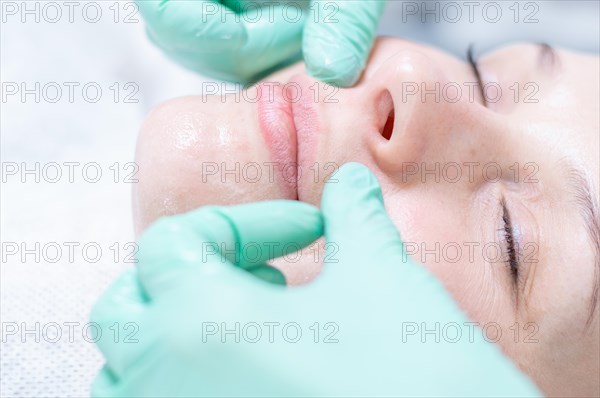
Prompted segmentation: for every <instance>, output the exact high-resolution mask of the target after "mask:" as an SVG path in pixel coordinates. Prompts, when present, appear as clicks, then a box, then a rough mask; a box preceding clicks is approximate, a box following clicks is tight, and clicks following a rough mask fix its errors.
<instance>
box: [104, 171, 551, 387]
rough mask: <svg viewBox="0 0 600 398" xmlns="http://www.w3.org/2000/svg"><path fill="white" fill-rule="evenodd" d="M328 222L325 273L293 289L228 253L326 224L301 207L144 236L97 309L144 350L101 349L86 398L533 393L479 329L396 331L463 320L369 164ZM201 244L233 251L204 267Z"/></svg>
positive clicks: (339, 179)
mask: <svg viewBox="0 0 600 398" xmlns="http://www.w3.org/2000/svg"><path fill="white" fill-rule="evenodd" d="M284 208H285V209H286V210H285V211H284V210H283V209H284ZM322 212H323V215H324V220H325V236H326V239H327V241H328V246H327V251H328V253H327V256H326V257H325V261H326V264H325V270H324V272H323V274H322V275H320V276H319V277H318V279H317V280H316V281H314V282H312V283H311V284H309V285H306V286H302V287H295V288H285V287H283V286H280V285H276V284H272V283H267V282H264V281H262V280H259V279H257V278H256V277H255V276H254V275H252V274H251V273H250V272H247V271H246V270H248V269H256V268H257V266H256V265H255V264H257V263H258V264H260V263H262V262H263V261H264V260H266V258H267V257H265V255H263V256H258V257H257V260H256V261H253V262H251V263H249V261H248V258H247V257H248V256H247V255H246V256H244V255H239V256H238V258H237V259H236V258H235V257H236V255H238V254H239V253H243V249H242V248H243V247H244V245H246V246H248V242H255V243H258V244H259V245H260V244H264V243H265V242H269V241H272V242H278V243H283V242H290V241H295V242H298V243H299V244H301V245H304V244H307V243H308V242H310V241H311V240H313V239H315V238H316V237H317V236H318V235H319V233H320V229H321V228H322V224H321V220H320V218H319V217H318V213H317V211H316V210H315V209H313V208H311V207H310V206H308V205H303V204H301V203H290V202H276V203H274V204H270V203H262V204H252V205H243V206H236V207H230V208H212V209H211V208H209V209H202V210H199V211H197V212H194V213H191V214H189V215H185V216H180V217H177V218H174V219H167V220H165V221H162V222H159V223H158V224H157V225H155V226H154V227H152V228H151V229H150V230H149V231H148V232H147V234H146V235H145V236H144V237H143V238H142V240H141V241H140V256H141V257H140V259H139V260H140V262H139V265H138V269H137V271H134V272H129V273H127V274H126V275H124V277H122V278H121V279H120V280H119V281H118V282H117V283H115V285H114V286H113V287H112V288H111V289H110V290H109V291H108V292H107V293H106V294H105V295H104V296H103V297H102V298H101V299H100V301H99V302H98V303H97V305H96V307H95V309H94V311H93V315H92V320H93V321H95V322H98V323H99V324H100V325H101V327H102V329H104V328H108V327H110V326H111V325H114V324H115V322H118V323H119V324H121V325H122V324H123V323H125V322H134V323H135V324H136V325H139V329H138V336H136V337H137V339H138V340H139V342H138V343H135V344H125V343H123V342H115V341H114V340H113V338H112V337H113V336H109V337H108V338H107V339H104V338H103V339H102V340H100V342H99V346H100V349H101V350H102V352H103V353H104V355H105V356H106V359H107V363H106V365H105V367H104V369H103V370H102V372H101V373H100V375H99V376H98V378H97V380H96V383H95V384H94V387H93V395H94V396H174V395H177V396H199V395H207V396H217V395H218V396H292V395H293V396H331V395H336V396H383V395H393V396H400V395H402V396H416V395H419V396H423V395H424V396H442V395H444V396H487V395H494V396H530V395H539V392H538V391H537V390H536V388H535V387H534V386H533V385H532V384H531V382H530V381H529V380H528V379H527V378H526V377H525V376H524V375H523V374H521V373H520V372H519V371H518V370H517V369H516V367H515V366H514V365H513V364H512V363H511V362H510V361H509V360H507V359H506V358H505V357H504V356H503V355H502V354H501V352H500V350H499V349H498V348H497V347H495V346H494V345H492V344H490V343H487V342H485V341H484V340H483V337H482V335H481V333H477V330H476V329H475V333H471V336H465V335H464V334H463V337H462V338H461V339H460V340H459V341H455V342H451V341H447V340H446V339H441V340H439V342H437V343H436V342H434V341H432V339H431V337H430V338H429V340H428V342H427V343H423V342H422V339H421V338H420V337H419V336H413V335H410V336H406V334H405V333H403V332H404V331H405V330H406V328H405V325H406V324H410V325H414V324H416V325H419V327H421V325H422V324H421V323H422V322H424V323H425V324H426V325H427V327H429V328H432V325H433V324H434V323H436V322H439V323H440V324H441V325H444V324H447V323H448V322H456V323H457V324H458V325H463V323H465V322H468V320H467V319H466V318H465V316H464V315H463V313H462V312H461V311H460V310H459V308H457V306H456V304H455V303H454V302H453V301H452V299H451V298H450V297H449V295H448V293H447V292H446V291H445V290H444V288H443V286H442V285H441V284H440V283H439V282H438V281H437V280H436V279H435V278H434V277H433V276H432V275H430V274H429V273H428V272H427V270H426V269H425V268H424V267H422V266H420V265H417V264H415V263H413V262H412V261H411V260H410V259H409V258H408V257H407V256H406V253H405V251H404V247H403V243H402V241H401V240H400V237H399V235H398V232H397V230H396V228H395V227H394V225H393V224H392V222H391V221H390V219H389V218H388V216H387V214H386V212H385V210H384V206H383V200H382V195H381V190H380V188H379V185H378V183H377V181H376V179H375V177H374V176H373V175H372V174H371V173H370V171H369V170H368V169H367V168H366V167H364V166H362V165H358V164H348V165H345V166H343V167H342V168H341V169H340V170H339V171H338V173H336V174H335V175H334V177H333V179H331V180H330V182H328V183H327V185H326V188H325V191H324V196H323V201H322ZM207 242H209V243H210V242H225V243H227V244H228V245H229V246H227V249H226V250H222V252H221V254H222V256H214V258H213V259H212V260H209V261H202V253H201V249H200V248H201V247H203V246H205V244H206V243H207ZM234 242H238V243H240V245H238V250H237V251H236V252H235V253H233V252H232V251H231V250H230V248H231V247H232V245H233V243H234ZM281 253H282V252H281V251H279V252H277V253H274V254H275V255H277V254H281ZM268 257H271V256H268ZM263 267H264V264H263ZM265 269H266V268H265Z"/></svg>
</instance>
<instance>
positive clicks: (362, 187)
mask: <svg viewBox="0 0 600 398" xmlns="http://www.w3.org/2000/svg"><path fill="white" fill-rule="evenodd" d="M321 211H322V213H323V218H324V221H325V238H326V239H327V244H328V248H329V249H332V250H336V251H337V255H330V256H329V257H330V258H331V259H332V260H333V259H334V258H339V262H341V263H342V264H343V265H344V266H345V268H346V269H347V267H349V266H353V267H356V268H357V269H356V271H357V272H359V271H361V270H363V272H361V273H364V266H365V265H370V264H365V262H379V263H382V264H383V263H394V264H396V265H399V264H397V263H398V261H402V259H404V261H406V257H407V256H406V254H405V252H404V248H403V243H402V241H401V239H400V234H399V233H398V230H397V229H396V226H395V225H394V224H393V223H392V221H391V220H390V218H389V217H388V215H387V213H386V211H385V207H384V204H383V195H382V193H381V188H380V186H379V182H378V181H377V178H376V177H375V176H374V175H373V173H371V171H370V170H369V169H368V168H367V167H366V166H364V165H362V164H360V163H348V164H345V165H344V166H342V167H341V168H340V170H338V172H337V173H336V174H334V175H333V176H332V178H330V179H329V181H328V182H327V184H326V185H325V189H324V191H323V199H322V202H321ZM391 259H395V260H396V261H389V260H391ZM333 262H335V261H333Z"/></svg>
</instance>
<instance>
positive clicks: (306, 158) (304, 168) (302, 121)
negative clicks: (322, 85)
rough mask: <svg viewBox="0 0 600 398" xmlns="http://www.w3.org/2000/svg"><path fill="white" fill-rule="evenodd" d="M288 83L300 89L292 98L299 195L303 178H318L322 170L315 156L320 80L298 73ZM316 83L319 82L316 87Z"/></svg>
mask: <svg viewBox="0 0 600 398" xmlns="http://www.w3.org/2000/svg"><path fill="white" fill-rule="evenodd" d="M288 84H289V86H290V87H295V89H296V90H298V91H299V92H298V93H297V95H296V96H295V97H293V98H292V99H293V101H292V102H291V105H292V114H293V117H294V125H295V126H296V139H297V143H298V149H297V162H298V170H299V171H298V175H299V177H298V180H299V183H298V195H299V196H302V195H301V194H302V187H303V186H304V184H303V183H302V180H303V179H305V180H306V182H307V183H309V182H310V181H311V180H313V177H314V179H315V180H317V179H318V177H317V175H318V174H319V172H320V171H321V168H320V167H319V166H318V165H317V164H316V158H315V157H316V154H317V149H318V144H319V140H318V137H319V131H320V120H319V113H318V111H317V104H318V102H317V101H315V97H316V98H318V93H319V91H318V90H319V86H318V84H319V82H317V81H316V80H314V79H312V78H310V77H309V76H308V75H304V74H298V75H295V76H293V77H292V78H291V79H290V81H289V83H288ZM315 84H317V86H316V88H315ZM311 163H312V164H311ZM315 172H316V174H315ZM314 182H317V181H314ZM307 186H308V185H307Z"/></svg>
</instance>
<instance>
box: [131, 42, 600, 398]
mask: <svg viewBox="0 0 600 398" xmlns="http://www.w3.org/2000/svg"><path fill="white" fill-rule="evenodd" d="M478 64H479V68H478V69H479V71H478V73H479V74H480V77H481V79H482V82H483V85H484V86H485V87H486V97H485V98H487V99H486V100H484V96H483V95H482V93H481V87H480V86H477V85H476V84H475V83H476V82H477V79H476V73H475V71H474V69H473V68H472V66H471V65H469V64H468V63H465V62H463V61H461V60H458V59H455V58H453V57H451V56H449V55H447V54H445V53H442V52H440V51H437V50H435V49H431V48H427V47H424V46H421V45H416V44H413V43H409V42H406V41H403V40H399V39H379V40H378V41H377V43H376V45H375V48H374V51H373V53H372V56H371V59H370V61H369V63H368V67H367V69H366V71H365V73H364V75H363V77H362V79H361V80H360V82H359V83H358V84H357V85H356V86H355V87H353V88H350V89H337V88H333V87H331V86H327V85H325V84H323V83H320V82H317V81H315V80H313V79H312V78H310V77H307V75H306V74H305V71H304V68H303V66H302V65H297V66H294V67H292V68H289V69H288V70H285V71H283V72H280V73H278V74H276V75H273V76H272V77H270V78H269V79H268V81H265V82H263V83H261V84H260V85H259V86H258V87H253V88H250V89H249V90H248V91H247V92H244V93H242V94H238V95H236V94H230V95H227V96H225V97H186V98H181V99H176V100H173V101H170V102H168V103H166V104H164V105H161V106H160V107H158V108H157V109H156V110H154V111H153V112H152V113H151V114H150V116H149V117H148V119H147V121H146V123H145V124H144V127H143V129H142V132H141V136H140V139H139V143H138V150H137V162H138V165H139V167H140V182H139V184H137V185H136V187H135V190H134V212H135V221H136V229H137V231H138V232H140V231H141V230H143V229H144V228H145V227H146V226H147V225H148V224H149V223H151V222H152V221H154V220H155V219H156V218H158V217H160V216H162V215H169V214H176V213H181V212H185V211H189V210H191V209H194V208H196V207H198V206H202V205H208V204H237V203H243V202H250V201H256V200H267V199H281V198H286V199H299V200H301V201H305V202H308V203H312V204H315V205H318V204H319V202H320V197H321V192H322V189H323V185H324V182H325V181H326V180H327V177H328V176H329V175H330V174H331V173H332V172H333V171H334V170H335V169H336V168H337V167H339V166H341V165H342V164H344V163H346V162H349V161H358V162H361V163H364V164H366V165H367V166H369V168H370V169H371V170H372V171H373V172H374V173H375V174H376V175H377V177H378V178H379V181H380V182H381V186H382V189H383V193H384V198H385V202H386V208H387V210H388V212H389V214H390V216H391V218H392V220H393V221H394V222H395V224H396V225H397V227H398V229H399V231H400V234H401V236H402V237H403V239H404V241H405V243H406V248H407V251H408V252H409V253H410V254H411V255H412V257H413V259H414V260H415V261H418V262H421V263H423V264H424V265H425V266H426V267H427V268H428V269H429V270H431V271H432V272H433V273H434V274H435V275H436V276H437V277H439V278H440V279H441V280H442V281H443V282H444V284H445V286H446V287H447V289H448V290H449V291H450V292H451V293H452V295H453V296H454V298H455V299H456V301H457V302H458V303H459V305H460V306H461V307H462V308H463V309H465V311H466V312H467V314H468V315H469V316H470V317H471V318H472V319H473V320H475V321H477V322H479V324H480V325H482V326H485V325H489V326H490V327H489V328H487V329H486V330H487V331H488V335H489V337H490V339H494V340H498V341H499V343H500V345H501V346H502V348H503V349H504V351H505V352H506V353H507V354H508V355H510V356H511V357H512V358H513V360H514V361H515V362H516V363H517V364H518V365H519V366H520V367H521V368H522V369H523V370H525V371H526V372H527V373H529V375H530V376H531V377H532V378H533V379H534V380H535V381H536V382H537V383H538V385H539V386H540V387H541V388H542V390H543V391H544V392H545V393H547V394H552V395H579V396H581V395H598V394H599V393H600V390H599V389H600V387H599V379H598V373H599V371H600V369H599V365H598V352H599V349H600V347H599V343H598V340H599V332H598V329H599V328H598V318H599V314H598V306H597V298H598V279H599V275H598V267H600V264H599V263H598V255H599V253H598V252H599V249H598V244H599V240H600V233H599V232H598V225H599V224H600V220H599V215H598V214H599V213H598V207H597V206H598V191H597V187H598V186H599V175H598V174H599V169H600V165H599V159H600V154H599V147H600V144H599V116H598V109H599V106H600V104H599V95H598V93H599V77H598V75H599V73H598V68H599V64H598V58H597V57H589V56H583V55H579V54H574V53H570V52H566V51H562V50H560V51H559V50H557V51H556V52H553V51H552V50H550V49H548V48H547V47H546V46H538V45H529V44H528V45H518V46H511V47H507V48H505V49H501V50H499V51H496V52H493V53H491V54H489V55H488V56H485V57H483V58H482V59H481V60H480V61H479V62H478ZM286 83H287V84H286ZM499 88H500V89H499ZM257 98H259V99H258V100H257ZM484 102H485V104H484ZM485 105H487V106H485ZM296 164H297V167H296ZM296 177H297V178H296ZM296 182H297V183H296ZM304 257H305V258H310V260H308V261H300V262H296V263H294V264H289V263H287V264H286V263H285V262H284V261H280V262H276V264H277V265H278V266H280V267H281V269H282V270H283V272H284V273H285V274H286V277H287V278H288V280H289V281H290V282H292V283H301V282H304V281H306V280H308V279H311V278H312V277H314V275H316V274H317V273H318V271H319V268H320V264H319V263H318V262H315V261H314V257H313V256H310V255H306V256H304ZM492 326H493V327H492ZM497 332H500V333H501V334H502V335H501V336H498V335H497Z"/></svg>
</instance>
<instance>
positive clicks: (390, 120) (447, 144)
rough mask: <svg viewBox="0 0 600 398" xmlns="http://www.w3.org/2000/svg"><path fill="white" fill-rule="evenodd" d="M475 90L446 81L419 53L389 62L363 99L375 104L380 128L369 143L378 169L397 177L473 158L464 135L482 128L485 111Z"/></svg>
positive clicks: (407, 52) (408, 53)
mask: <svg viewBox="0 0 600 398" xmlns="http://www.w3.org/2000/svg"><path fill="white" fill-rule="evenodd" d="M467 89H469V90H471V91H466V90H467ZM473 89H476V88H473V87H472V86H469V85H465V83H464V82H457V81H452V80H450V79H449V78H448V74H447V73H446V72H445V71H444V70H443V69H441V67H440V65H437V64H435V63H434V62H432V60H431V59H430V58H429V57H427V56H426V55H424V54H422V53H420V52H418V51H414V50H404V51H401V52H399V53H397V54H395V55H394V56H393V57H391V58H389V59H388V60H387V61H386V62H385V63H384V64H382V65H381V66H380V69H379V70H378V71H377V72H376V73H375V74H374V75H373V84H372V85H371V86H370V92H369V94H368V95H367V96H365V97H366V98H368V99H369V100H370V101H373V102H374V103H375V112H377V118H376V119H377V120H378V122H379V123H380V125H379V133H380V134H379V135H378V136H377V137H374V138H373V139H370V140H368V145H369V146H370V147H371V148H370V152H371V154H372V157H373V160H374V162H375V163H376V165H377V167H378V168H379V169H380V170H381V171H382V172H383V173H386V174H388V175H390V176H401V175H403V174H405V173H406V172H407V170H406V169H407V167H414V164H415V163H422V162H440V161H444V160H445V159H451V158H457V157H463V158H464V157H465V153H475V152H473V151H474V149H475V146H476V143H475V141H476V140H473V139H464V138H465V137H464V135H465V134H467V133H466V132H467V131H473V129H472V128H471V127H472V126H473V125H474V124H475V125H477V124H481V123H483V120H484V119H485V118H484V113H485V108H483V107H482V106H481V105H480V104H478V103H476V99H475V97H474V95H473ZM459 136H462V137H460V138H461V139H457V138H459ZM472 138H475V137H474V136H473V137H472ZM411 165H412V166H411ZM403 180H404V181H407V180H406V178H403Z"/></svg>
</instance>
